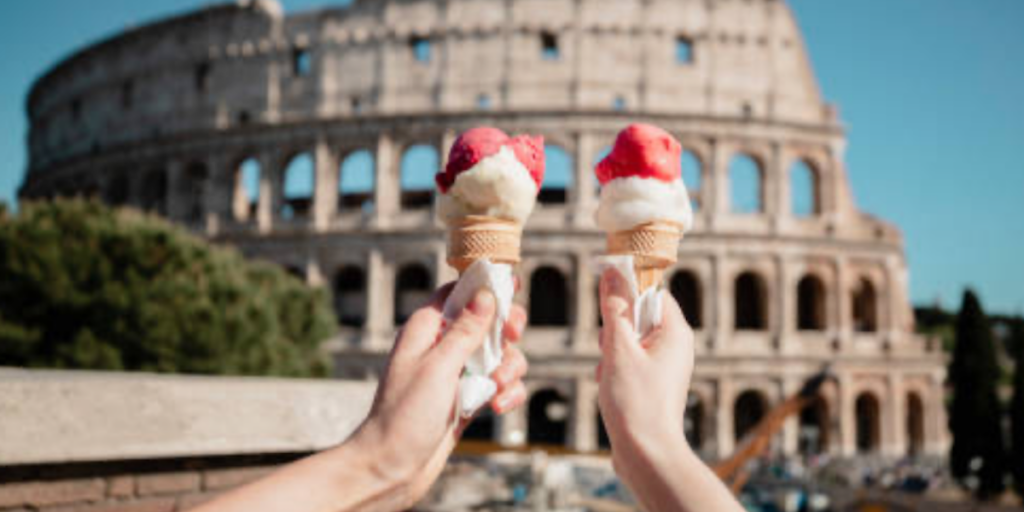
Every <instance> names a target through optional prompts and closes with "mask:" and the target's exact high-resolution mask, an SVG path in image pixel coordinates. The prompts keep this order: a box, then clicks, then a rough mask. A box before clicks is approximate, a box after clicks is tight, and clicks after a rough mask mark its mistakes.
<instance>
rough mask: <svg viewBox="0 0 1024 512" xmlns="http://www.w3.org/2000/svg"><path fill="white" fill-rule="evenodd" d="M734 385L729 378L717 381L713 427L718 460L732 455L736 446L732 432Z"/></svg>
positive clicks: (724, 377)
mask: <svg viewBox="0 0 1024 512" xmlns="http://www.w3.org/2000/svg"><path fill="white" fill-rule="evenodd" d="M733 388H734V385H733V382H732V378H731V377H727V376H723V377H720V378H719V379H718V394H717V397H716V398H717V400H718V403H717V405H716V406H715V411H716V419H715V424H716V425H715V426H716V427H717V428H716V433H715V437H716V438H717V439H716V440H715V441H716V442H715V446H716V447H717V449H718V453H717V454H716V455H717V456H718V458H719V459H724V458H726V457H728V456H730V455H732V452H733V449H734V447H735V445H736V442H735V436H736V433H735V432H734V431H733V427H734V425H733V410H732V409H733V403H732V402H733V400H734V399H735V397H734V396H733V395H734V393H735V391H734V389H733Z"/></svg>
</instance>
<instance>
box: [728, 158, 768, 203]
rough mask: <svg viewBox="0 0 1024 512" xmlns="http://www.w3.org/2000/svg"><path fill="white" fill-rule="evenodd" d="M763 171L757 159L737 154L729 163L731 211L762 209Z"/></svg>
mask: <svg viewBox="0 0 1024 512" xmlns="http://www.w3.org/2000/svg"><path fill="white" fill-rule="evenodd" d="M763 182H764V173H763V172H762V170H761V166H760V164H758V162H757V160H755V159H754V158H753V157H751V156H748V155H742V154H741V155H737V156H735V157H733V159H732V162H730V163H729V186H730V188H729V198H730V204H731V206H732V212H733V213H740V214H751V213H761V212H763V211H764V184H763Z"/></svg>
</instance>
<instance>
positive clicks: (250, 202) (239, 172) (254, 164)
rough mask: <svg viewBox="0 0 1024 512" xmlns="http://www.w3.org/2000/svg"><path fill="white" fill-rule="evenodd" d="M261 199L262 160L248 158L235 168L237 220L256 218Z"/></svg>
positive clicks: (233, 207)
mask: <svg viewBox="0 0 1024 512" xmlns="http://www.w3.org/2000/svg"><path fill="white" fill-rule="evenodd" d="M259 200H260V161H259V160H257V159H255V158H247V159H245V160H243V161H242V163H240V164H238V168H237V169H236V170H235V197H234V204H233V206H232V210H233V213H234V216H235V220H237V221H247V220H250V219H254V218H256V206H257V205H258V204H259Z"/></svg>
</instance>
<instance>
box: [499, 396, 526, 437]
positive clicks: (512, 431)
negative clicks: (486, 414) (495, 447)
mask: <svg viewBox="0 0 1024 512" xmlns="http://www.w3.org/2000/svg"><path fill="white" fill-rule="evenodd" d="M526 412H527V406H525V405H524V406H523V407H519V408H516V409H515V410H512V411H509V412H507V413H505V414H502V415H501V416H498V417H497V420H498V442H499V443H500V444H501V445H502V446H522V445H524V444H526Z"/></svg>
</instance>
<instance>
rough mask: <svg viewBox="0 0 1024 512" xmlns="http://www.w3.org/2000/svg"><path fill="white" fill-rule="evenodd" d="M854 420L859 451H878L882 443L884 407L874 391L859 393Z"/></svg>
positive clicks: (855, 402)
mask: <svg viewBox="0 0 1024 512" xmlns="http://www.w3.org/2000/svg"><path fill="white" fill-rule="evenodd" d="M854 422H855V427H856V428H855V431H856V432H855V437H854V439H855V440H856V447H857V452H858V453H876V452H878V449H879V447H880V446H881V443H882V408H881V404H880V403H879V401H878V396H877V395H875V394H874V393H873V392H870V391H864V392H862V393H860V394H859V395H857V399H856V400H855V401H854Z"/></svg>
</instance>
